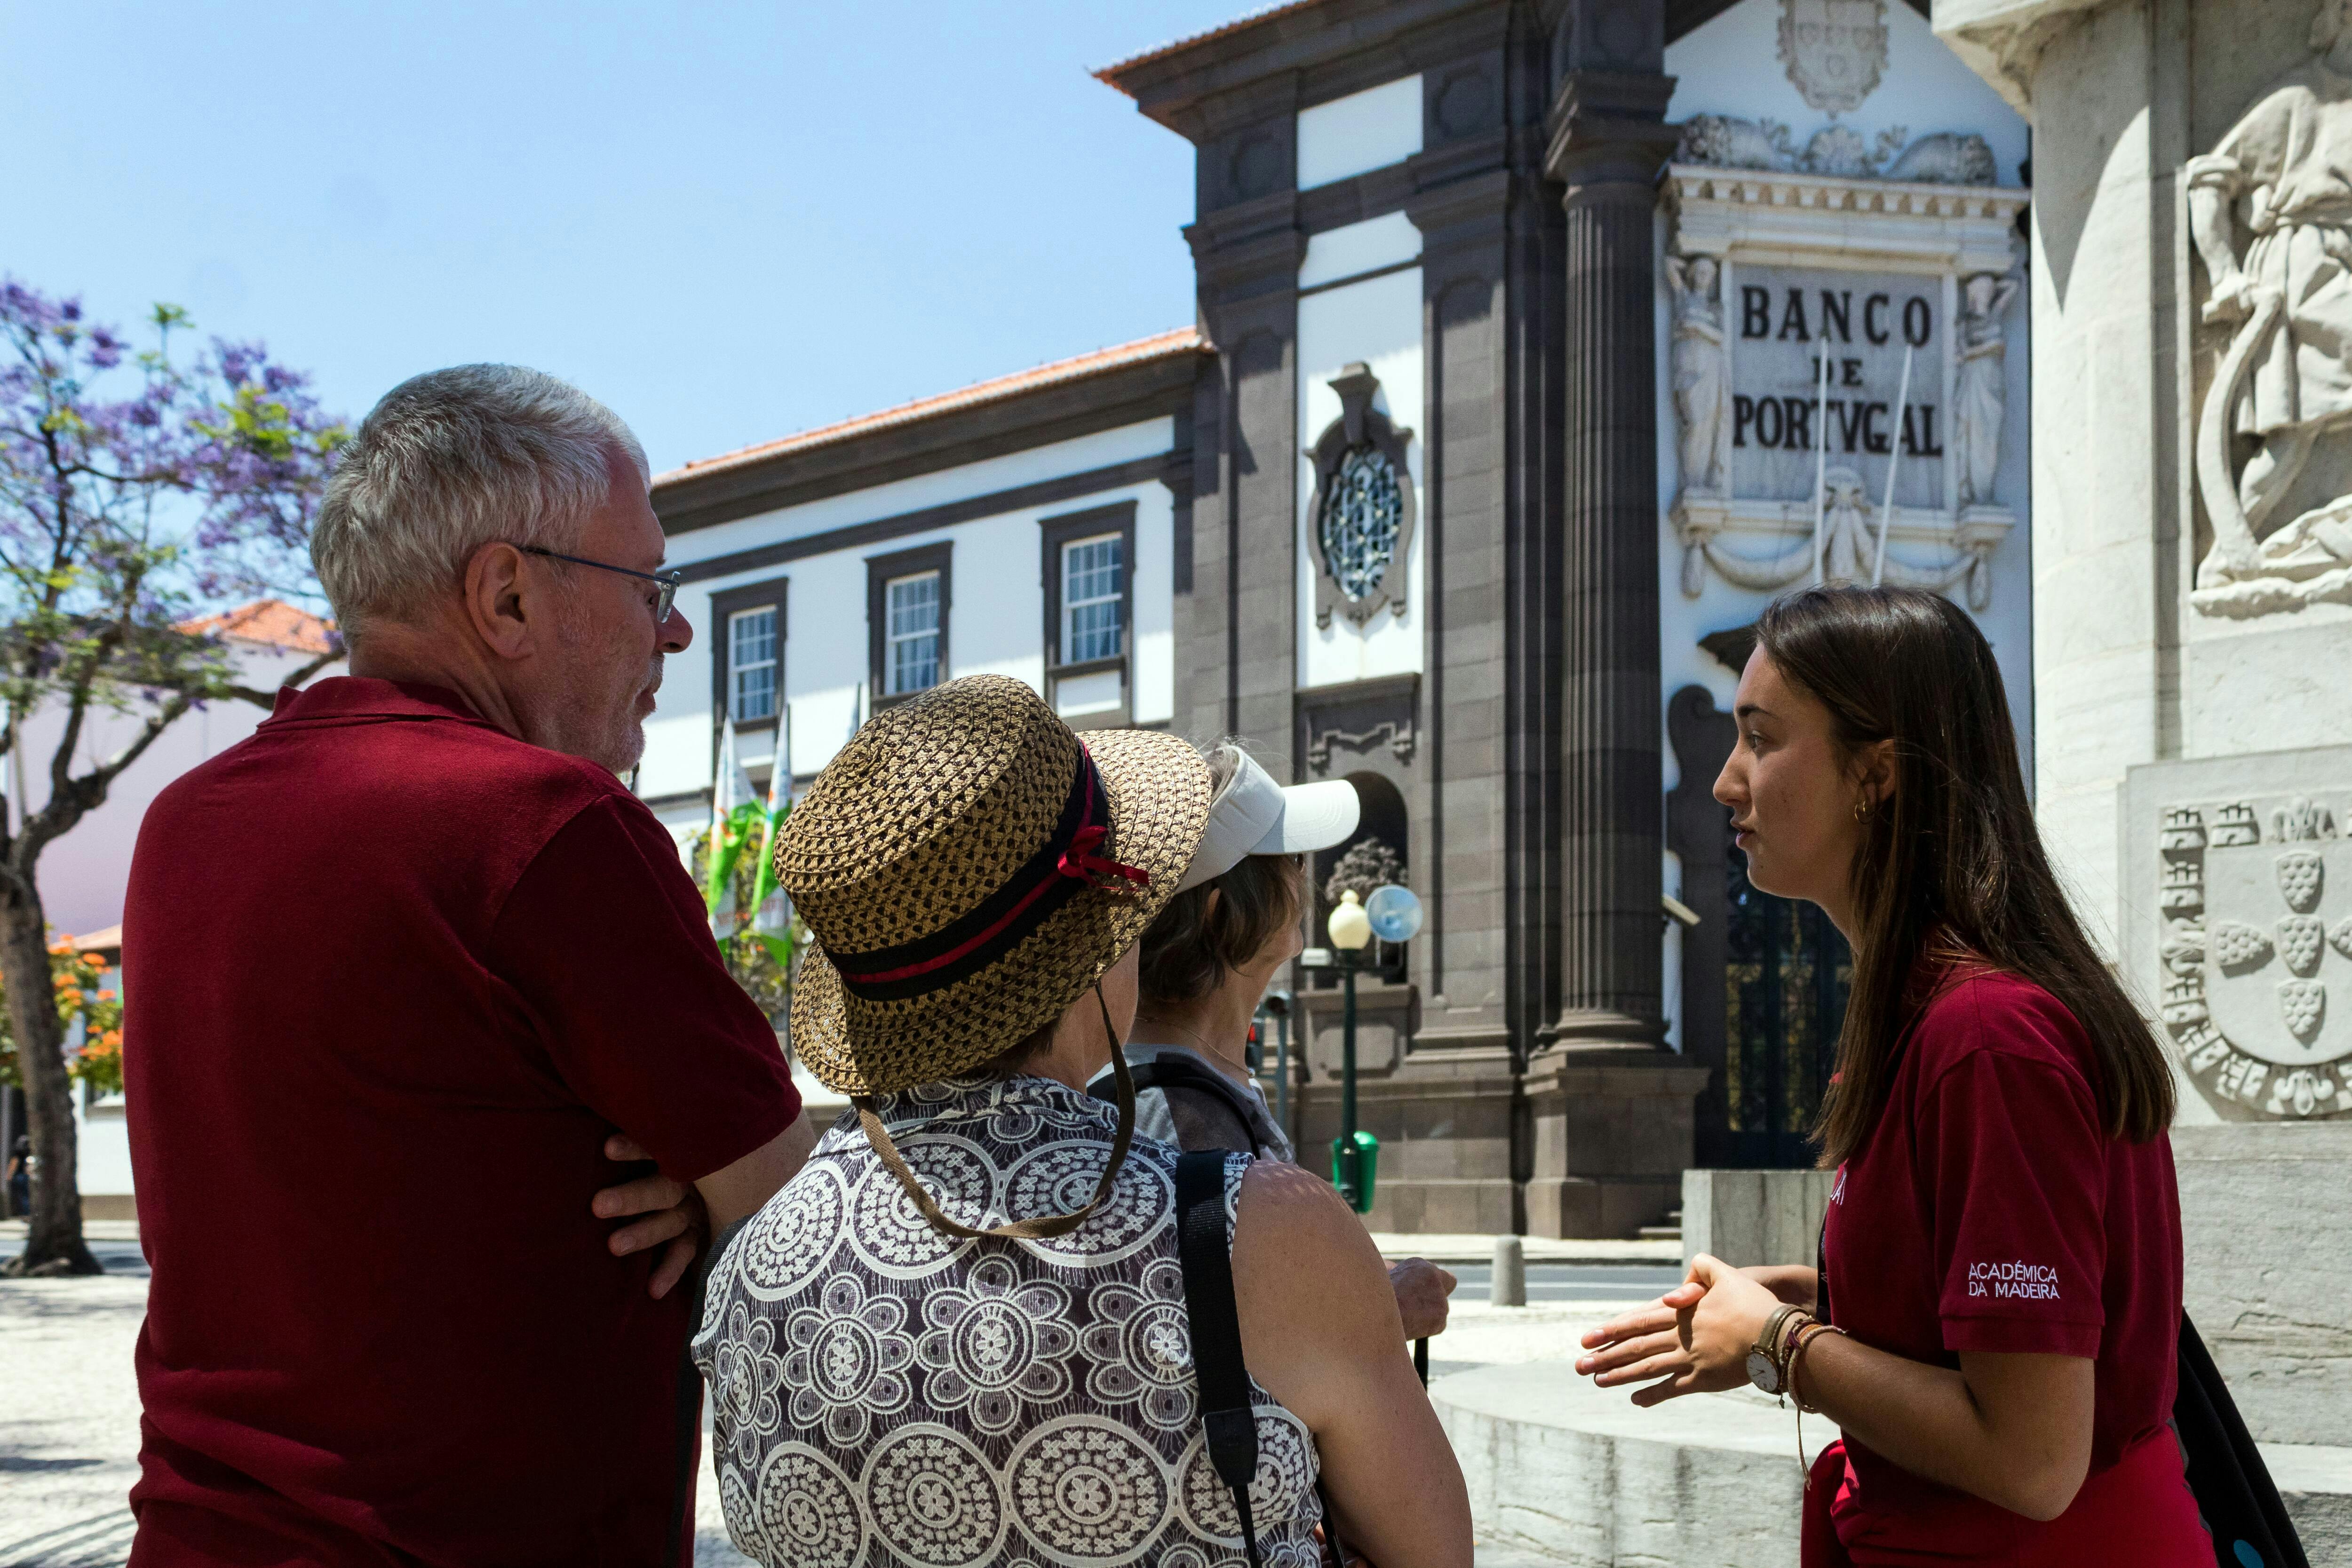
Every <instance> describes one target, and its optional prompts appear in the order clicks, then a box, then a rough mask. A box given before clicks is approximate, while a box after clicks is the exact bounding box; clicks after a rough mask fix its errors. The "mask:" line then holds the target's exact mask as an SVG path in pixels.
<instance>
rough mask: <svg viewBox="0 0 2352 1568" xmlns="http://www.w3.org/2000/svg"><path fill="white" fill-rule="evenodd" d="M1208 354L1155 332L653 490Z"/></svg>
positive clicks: (781, 445)
mask: <svg viewBox="0 0 2352 1568" xmlns="http://www.w3.org/2000/svg"><path fill="white" fill-rule="evenodd" d="M1208 352H1210V344H1209V340H1208V339H1206V338H1204V337H1202V335H1201V334H1200V333H1199V332H1198V331H1194V330H1193V329H1192V328H1191V327H1179V328H1178V329H1176V330H1175V331H1172V332H1159V333H1156V334H1154V335H1153V336H1151V337H1148V338H1138V339H1137V340H1136V341H1135V342H1131V343H1120V344H1118V345H1117V346H1116V347H1113V348H1107V349H1097V350H1095V351H1094V352H1093V353H1083V354H1080V355H1078V356H1077V357H1076V358H1075V359H1065V360H1055V362H1054V363H1051V364H1041V365H1039V366H1037V367H1036V368H1035V369H1034V370H1024V371H1016V372H1015V373H1013V374H1011V375H1000V376H998V377H996V378H995V379H994V380H992V381H983V382H980V383H978V384H975V385H971V386H967V387H964V388H962V389H961V390H960V391H956V392H942V393H940V394H939V395H936V396H932V397H919V398H917V399H916V400H915V401H914V402H912V403H902V404H900V405H898V406H897V407H896V408H885V409H883V410H882V411H881V412H880V413H878V414H861V415H859V416H857V417H856V418H855V419H844V420H842V421H841V422H840V423H839V424H835V425H826V426H821V427H819V428H817V429H814V430H803V431H801V432H800V433H799V434H797V435H793V436H784V437H778V438H777V439H775V440H773V441H762V442H761V443H759V444H758V445H757V446H751V447H743V448H741V449H740V450H739V451H733V452H725V453H721V454H720V455H719V456H718V457H715V458H693V459H691V460H689V461H688V463H687V465H686V466H685V467H684V468H672V469H670V470H669V472H667V473H666V474H657V475H656V476H655V477H654V484H655V486H656V488H659V487H660V486H662V485H666V484H676V483H677V482H679V481H680V480H683V479H701V478H703V477H704V476H705V475H708V474H714V473H719V472H722V471H724V470H725V469H728V468H740V467H742V466H744V465H745V464H749V463H761V462H766V461H769V460H770V459H772V458H781V457H785V456H787V455H789V454H792V453H795V452H805V451H810V450H812V449H814V448H815V447H830V446H833V445H835V444H836V443H838V442H842V441H848V440H853V439H855V438H856V437H860V436H869V435H872V434H873V433H874V432H875V431H877V430H887V429H891V428H894V427H896V426H902V425H913V424H917V423H919V422H920V421H922V420H925V419H932V418H936V417H938V416H940V415H944V414H952V413H954V412H956V411H958V410H960V409H965V408H973V407H977V406H980V405H983V404H989V403H999V402H1003V400H1004V399H1006V398H1010V397H1018V396H1020V395H1022V394H1023V393H1026V392H1034V391H1036V390H1037V389H1038V388H1040V387H1045V386H1053V385H1056V384H1060V383H1063V382H1069V381H1083V380H1084V379H1086V378H1087V377H1088V376H1091V375H1102V374H1107V373H1108V372H1110V371H1114V370H1120V369H1124V368H1125V367H1127V366H1129V365H1132V364H1140V363H1145V362H1147V361H1150V360H1155V359H1168V358H1173V357H1175V356H1177V355H1181V354H1192V353H1208Z"/></svg>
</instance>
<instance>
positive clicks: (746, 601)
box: [690, 577, 792, 760]
mask: <svg viewBox="0 0 2352 1568" xmlns="http://www.w3.org/2000/svg"><path fill="white" fill-rule="evenodd" d="M791 586H792V582H791V580H790V579H789V578H784V577H771V578H769V579H768V580H767V581H766V582H764V583H745V584H741V585H740V586H738V587H733V588H721V589H719V590H718V591H717V592H715V593H713V594H712V595H710V607H709V613H708V618H707V619H706V618H705V617H704V616H703V615H702V614H700V613H694V619H695V621H696V623H697V624H698V625H700V626H709V628H710V642H711V649H710V744H711V746H712V747H713V751H712V752H711V754H712V755H713V756H714V757H715V756H717V755H718V752H717V750H716V748H717V746H718V744H719V725H720V724H722V723H732V724H733V725H734V726H735V728H736V729H738V730H742V731H751V732H753V733H757V732H758V731H763V730H780V729H782V721H783V718H784V713H785V710H787V709H789V708H790V707H791V706H792V701H791V690H790V688H789V687H788V685H787V684H786V681H785V672H784V661H785V658H787V657H788V656H787V649H788V647H789V646H790V644H791V640H792V625H791V618H790V616H787V615H786V614H785V605H784V601H785V594H786V590H787V589H789V588H790V587H791ZM690 613H691V612H690ZM759 751H760V747H759V745H758V744H757V742H754V743H753V744H752V746H751V750H750V751H749V752H746V753H745V754H746V755H748V756H751V757H752V758H754V759H755V760H756V758H757V756H758V754H759Z"/></svg>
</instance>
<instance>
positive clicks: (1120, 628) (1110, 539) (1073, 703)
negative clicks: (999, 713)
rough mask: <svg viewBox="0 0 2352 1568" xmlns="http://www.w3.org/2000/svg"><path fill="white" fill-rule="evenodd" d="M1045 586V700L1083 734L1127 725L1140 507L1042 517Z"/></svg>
mask: <svg viewBox="0 0 2352 1568" xmlns="http://www.w3.org/2000/svg"><path fill="white" fill-rule="evenodd" d="M1037 532H1038V543H1039V546H1040V554H1039V556H1038V561H1037V569H1038V570H1037V574H1038V579H1039V581H1040V582H1041V583H1043V584H1045V700H1046V701H1048V702H1050V703H1052V704H1053V705H1054V711H1055V712H1056V713H1058V714H1060V715H1061V716H1062V718H1063V720H1064V721H1066V722H1067V723H1070V724H1072V725H1075V726H1076V727H1077V728H1079V729H1087V728H1090V727H1096V726H1117V725H1121V724H1125V723H1127V722H1128V721H1129V719H1128V715H1129V712H1130V711H1131V708H1132V705H1131V704H1130V703H1129V700H1128V683H1129V679H1130V678H1131V676H1132V673H1133V672H1132V671H1130V670H1129V668H1128V656H1129V651H1130V649H1129V644H1130V643H1131V642H1132V641H1133V638H1134V633H1135V574H1136V572H1137V570H1138V566H1139V563H1138V562H1137V560H1136V555H1135V503H1134V502H1133V501H1131V500H1125V501H1113V502H1111V503H1110V504H1109V505H1108V506H1094V507H1088V508H1087V509H1085V510H1082V511H1068V512H1062V513H1060V514H1058V515H1056V516H1054V517H1041V518H1039V519H1038V520H1037Z"/></svg>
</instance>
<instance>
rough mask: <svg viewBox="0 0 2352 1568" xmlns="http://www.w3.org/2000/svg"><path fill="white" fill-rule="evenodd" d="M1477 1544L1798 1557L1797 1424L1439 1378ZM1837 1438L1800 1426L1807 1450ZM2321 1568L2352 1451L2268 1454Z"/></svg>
mask: <svg viewBox="0 0 2352 1568" xmlns="http://www.w3.org/2000/svg"><path fill="white" fill-rule="evenodd" d="M1429 1394H1430V1398H1431V1400H1432V1402H1433V1403H1434V1404H1435V1405H1436V1406H1437V1415H1438V1419H1439V1420H1440V1421H1442V1422H1443V1423H1444V1426H1445V1432H1446V1436H1447V1437H1448V1438H1450V1439H1451V1440H1452V1442H1453V1445H1454V1455H1455V1457H1456V1458H1459V1459H1460V1460H1461V1461H1462V1473H1463V1477H1464V1479H1465V1480H1466V1481H1467V1482H1468V1483H1469V1487H1470V1517H1471V1519H1472V1520H1473V1521H1475V1524H1476V1526H1477V1531H1478V1539H1479V1540H1480V1541H1481V1542H1489V1541H1491V1542H1496V1543H1497V1544H1501V1545H1507V1546H1510V1547H1514V1548H1518V1549H1521V1550H1524V1551H1526V1552H1528V1553H1530V1554H1533V1555H1534V1556H1535V1557H1536V1560H1538V1561H1549V1562H1552V1563H1566V1564H1572V1565H1574V1568H1632V1565H1633V1564H1637V1563H1640V1564H1655V1563H1672V1564H1674V1568H1756V1565H1758V1564H1761V1563H1795V1562H1796V1561H1797V1535H1798V1523H1797V1521H1798V1517H1799V1512H1800V1510H1801V1507H1802V1503H1803V1497H1804V1485H1805V1478H1804V1471H1803V1470H1802V1468H1801V1467H1800V1466H1799V1464H1798V1460H1797V1418H1796V1414H1795V1412H1793V1411H1790V1410H1782V1409H1780V1408H1779V1407H1777V1406H1776V1405H1774V1404H1773V1403H1772V1401H1771V1400H1769V1399H1767V1398H1765V1397H1764V1396H1763V1395H1762V1394H1753V1393H1749V1392H1746V1391H1742V1392H1740V1393H1737V1394H1693V1395H1690V1396H1689V1397H1687V1398H1683V1399H1677V1400H1673V1401H1671V1402H1669V1403H1667V1404H1665V1405H1660V1406H1658V1407H1657V1408H1656V1409H1654V1410H1643V1409H1639V1408H1637V1407H1636V1406H1635V1405H1633V1403H1632V1402H1631V1401H1630V1399H1629V1398H1628V1397H1627V1394H1626V1391H1625V1390H1623V1389H1622V1388H1615V1389H1605V1388H1595V1387H1593V1385H1592V1381H1591V1379H1590V1378H1584V1377H1579V1376H1578V1375H1576V1372H1575V1369H1574V1368H1573V1367H1572V1366H1571V1365H1570V1363H1567V1362H1529V1363H1518V1364H1504V1365H1496V1366H1488V1367H1481V1368H1480V1369H1478V1370H1477V1371H1475V1372H1465V1373H1455V1374H1454V1376H1452V1377H1444V1378H1440V1379H1438V1380H1437V1381H1436V1382H1434V1383H1433V1384H1430V1388H1429ZM1835 1436H1837V1428H1836V1427H1835V1426H1832V1425H1831V1424H1830V1423H1829V1422H1827V1421H1825V1420H1822V1419H1821V1418H1820V1417H1818V1416H1815V1417H1811V1418H1808V1419H1807V1421H1806V1422H1805V1452H1806V1453H1807V1454H1808V1455H1814V1454H1818V1453H1820V1452H1821V1449H1822V1445H1824V1444H1826V1443H1828V1442H1830V1441H1831V1440H1832V1438H1834V1437H1835ZM2262 1451H2263V1462H2264V1463H2265V1464H2266V1465H2268V1466H2269V1468H2270V1471H2271V1476H2272V1479H2274V1480H2275V1481H2277V1483H2278V1488H2279V1491H2280V1493H2281V1495H2282V1496H2284V1498H2285V1500H2286V1506H2287V1512H2288V1513H2289V1514H2290V1515H2291V1516H2293V1518H2294V1526H2295V1531H2296V1532H2297V1533H2298V1534H2299V1535H2301V1536H2302V1538H2303V1547H2304V1551H2305V1553H2306V1554H2307V1555H2308V1556H2309V1557H2310V1559H2311V1565H2312V1568H2352V1447H2309V1446H2298V1445H2273V1444H2268V1443H2265V1444H2263V1446H2262Z"/></svg>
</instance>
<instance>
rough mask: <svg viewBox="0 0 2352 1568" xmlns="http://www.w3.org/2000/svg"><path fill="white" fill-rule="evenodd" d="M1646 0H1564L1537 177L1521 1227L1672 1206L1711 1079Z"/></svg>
mask: <svg viewBox="0 0 2352 1568" xmlns="http://www.w3.org/2000/svg"><path fill="white" fill-rule="evenodd" d="M1554 52H1555V58H1557V59H1558V60H1559V62H1560V63H1561V64H1562V66H1563V67H1564V74H1563V75H1562V77H1561V79H1560V81H1559V87H1558V89H1557V91H1556V92H1555V94H1554V97H1553V100H1552V106H1551V112H1550V115H1549V121H1548V125H1547V129H1548V131H1549V146H1548V147H1547V150H1546V154H1545V172H1546V173H1547V174H1549V176H1550V177H1551V178H1552V179H1554V180H1556V181H1558V182H1559V184H1560V186H1561V187H1562V191H1561V210H1562V213H1563V215H1564V218H1565V227H1564V230H1563V233H1562V240H1561V243H1562V248H1563V251H1564V260H1565V266H1564V268H1563V271H1564V274H1565V282H1566V289H1565V290H1564V292H1563V294H1562V299H1561V311H1562V321H1561V326H1562V339H1563V344H1564V348H1565V351H1566V373H1567V374H1566V384H1565V388H1564V396H1563V403H1564V405H1565V416H1564V418H1563V421H1562V424H1563V430H1564V442H1563V445H1562V448H1561V485H1562V505H1561V510H1560V565H1561V588H1560V621H1561V645H1560V652H1561V659H1560V709H1559V711H1560V731H1559V735H1560V773H1559V790H1560V795H1559V802H1560V805H1559V846H1560V950H1559V951H1560V967H1559V1014H1558V1016H1556V1017H1555V1018H1554V1020H1553V1021H1552V1022H1551V1023H1550V1024H1549V1026H1546V1027H1545V1028H1543V1029H1541V1030H1539V1031H1538V1039H1539V1040H1542V1041H1543V1042H1545V1048H1543V1049H1542V1050H1540V1051H1538V1052H1537V1053H1536V1055H1535V1056H1534V1057H1533V1058H1531V1060H1530V1061H1529V1063H1528V1076H1527V1080H1526V1093H1527V1099H1528V1110H1529V1112H1530V1117H1531V1121H1532V1122H1533V1149H1532V1153H1533V1166H1534V1170H1533V1172H1532V1174H1531V1178H1530V1180H1529V1181H1528V1187H1527V1216H1528V1229H1529V1230H1530V1231H1531V1232H1535V1233H1537V1234H1541V1235H1550V1236H1609V1235H1618V1236H1622V1235H1630V1234H1631V1233H1632V1232H1633V1229H1635V1228H1636V1227H1638V1226H1642V1225H1643V1224H1646V1223H1648V1222H1649V1221H1650V1220H1651V1219H1653V1218H1654V1217H1656V1215H1658V1214H1660V1213H1662V1212H1663V1211H1664V1210H1665V1209H1667V1208H1670V1207H1671V1206H1673V1201H1674V1196H1675V1194H1676V1193H1677V1192H1678V1191H1679V1190H1680V1179H1681V1171H1682V1169H1683V1167H1684V1166H1685V1165H1686V1164H1688V1163H1689V1162H1690V1156H1691V1114H1692V1104H1691V1102H1692V1100H1693V1099H1694V1097H1695V1096H1696V1094H1697V1092H1698V1090H1699V1089H1700V1088H1701V1087H1702V1086H1703V1085H1704V1084H1705V1082H1706V1076H1707V1075H1706V1069H1705V1068H1696V1067H1693V1066H1690V1065H1688V1064H1686V1063H1685V1062H1683V1061H1682V1060H1681V1059H1680V1058H1676V1057H1674V1056H1672V1055H1670V1054H1668V1053H1667V1052H1665V1051H1664V1050H1663V1049H1661V1048H1660V1044H1661V1042H1662V1041H1663V1040H1664V1035H1665V1018H1664V1005H1663V997H1662V994H1661V991H1662V984H1663V973H1662V966H1661V963H1660V957H1661V951H1660V949H1661V942H1660V938H1661V934H1662V927H1661V924H1660V921H1661V909H1660V900H1659V894H1660V890H1661V889H1660V880H1661V878H1660V866H1661V859H1662V856H1663V852H1664V812H1663V809H1662V801H1661V798H1660V792H1659V787H1658V785H1659V776H1660V761H1661V755H1660V749H1661V746H1662V743H1663V737H1662V736H1661V734H1660V732H1659V731H1660V728H1661V726H1660V723H1659V700H1658V684H1659V662H1658V531H1659V518H1658V490H1657V471H1658V429H1657V375H1656V354H1657V342H1656V333H1655V331H1654V300H1655V297H1656V296H1655V284H1654V281H1653V279H1652V266H1653V257H1654V227H1653V217H1654V213H1655V210H1656V205H1657V198H1656V178H1657V174H1658V170H1659V169H1660V167H1661V166H1662V165H1663V164H1664V162H1665V160H1666V158H1667V157H1668V156H1669V155H1670V154H1671V153H1672V152H1673V151H1674V145H1675V131H1674V130H1673V129H1672V128H1671V127H1669V126H1668V125H1666V123H1665V121H1664V114H1665V108H1666V103H1667V100H1669V99H1670V98H1671V97H1672V96H1673V93H1674V80H1673V79H1672V78H1670V77H1668V76H1666V75H1664V73H1663V72H1662V71H1661V70H1660V69H1659V66H1660V64H1661V62H1662V60H1663V58H1664V11H1663V7H1662V6H1661V5H1658V4H1657V3H1656V0H1572V3H1571V4H1570V5H1569V6H1568V8H1567V10H1566V12H1565V13H1564V14H1563V16H1562V18H1561V30H1560V33H1559V40H1558V42H1557V44H1556V46H1555V51H1554Z"/></svg>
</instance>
